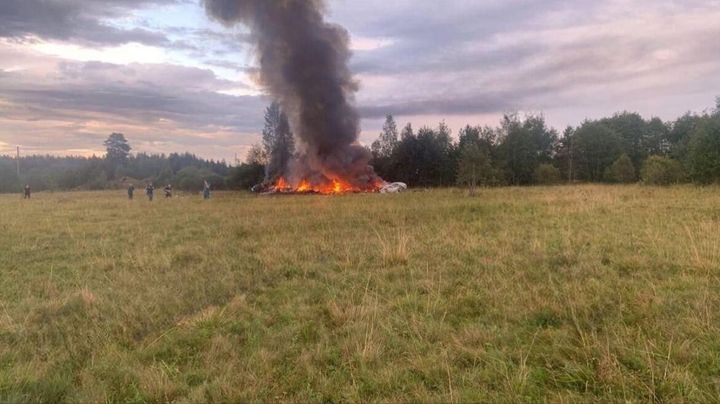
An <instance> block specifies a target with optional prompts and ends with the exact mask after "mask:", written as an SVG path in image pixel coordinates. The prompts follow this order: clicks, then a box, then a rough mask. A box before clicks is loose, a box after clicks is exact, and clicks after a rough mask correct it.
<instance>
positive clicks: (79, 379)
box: [0, 185, 720, 402]
mask: <svg viewBox="0 0 720 404" xmlns="http://www.w3.org/2000/svg"><path fill="white" fill-rule="evenodd" d="M719 277H720V188H718V187H705V188H701V187H692V186H678V187H669V188H655V187H642V186H600V185H577V186H560V187H533V188H500V189H487V190H481V191H479V193H478V195H477V196H476V197H468V196H466V194H465V192H464V191H461V190H430V191H413V192H408V193H405V194H398V195H379V194H360V195H344V196H329V197H328V196H310V195H306V196H299V195H298V196H281V197H257V196H254V195H250V194H246V193H226V194H216V195H214V196H213V199H211V200H210V201H207V202H205V201H203V200H202V199H201V198H200V197H199V196H195V195H184V196H180V197H177V198H174V199H172V200H164V199H162V198H157V199H156V200H155V201H154V202H153V203H149V202H148V201H147V200H146V199H144V198H142V197H141V196H140V195H136V200H135V201H133V202H129V201H127V200H126V198H125V194H124V191H119V192H98V193H80V192H79V193H55V194H52V193H42V194H37V195H34V196H33V199H32V200H30V201H23V200H22V199H21V198H20V196H19V195H2V196H0V401H1V402H6V401H9V402H27V401H31V402H63V401H67V402H103V401H107V402H166V401H172V402H203V401H211V402H221V401H223V402H227V401H252V400H256V401H268V400H280V401H313V402H317V401H323V402H338V401H352V402H360V401H363V402H364V401H381V402H396V401H432V402H460V401H479V400H483V401H530V400H549V401H554V402H559V401H575V402H577V401H596V400H602V401H606V400H607V401H620V400H637V401H659V400H663V401H664V400H668V401H716V400H718V399H719V398H720V338H718V336H719V335H720V278H719Z"/></svg>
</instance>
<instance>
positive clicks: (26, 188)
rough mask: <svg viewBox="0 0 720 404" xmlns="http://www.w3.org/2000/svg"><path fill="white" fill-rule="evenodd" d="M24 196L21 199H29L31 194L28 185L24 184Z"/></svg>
mask: <svg viewBox="0 0 720 404" xmlns="http://www.w3.org/2000/svg"><path fill="white" fill-rule="evenodd" d="M24 189H25V196H24V197H23V199H30V194H31V193H32V192H31V190H30V184H25V188H24Z"/></svg>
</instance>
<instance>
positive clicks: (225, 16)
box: [204, 0, 379, 189]
mask: <svg viewBox="0 0 720 404" xmlns="http://www.w3.org/2000/svg"><path fill="white" fill-rule="evenodd" d="M204 2H205V7H206V10H207V12H208V14H209V15H210V16H211V17H213V18H215V19H217V20H219V21H221V22H222V23H224V24H225V25H228V26H232V25H234V24H237V23H242V24H244V25H246V26H248V27H249V29H250V33H251V36H252V38H253V40H254V42H255V45H256V46H257V56H258V61H259V64H260V81H261V84H262V86H263V87H264V88H265V90H266V91H267V92H268V93H269V95H270V96H272V97H273V98H274V99H276V100H277V101H278V102H279V103H280V104H281V105H282V108H283V110H284V111H285V112H286V113H287V114H288V117H289V118H290V122H291V125H292V129H293V132H294V133H295V135H296V136H297V139H298V141H299V142H298V143H299V144H298V148H299V151H300V153H299V157H298V158H297V160H296V161H294V162H293V163H292V164H291V165H290V171H291V172H290V173H288V174H289V175H288V176H289V177H290V179H291V181H293V180H294V181H299V180H300V179H307V180H309V181H311V182H322V181H328V180H332V179H334V178H342V179H343V180H344V181H348V182H351V183H352V184H353V185H354V186H357V187H359V188H364V189H367V188H369V187H370V186H371V185H372V184H373V183H375V182H376V181H378V180H379V178H378V177H377V176H376V175H375V173H374V170H373V169H372V167H371V166H370V165H369V164H368V162H369V160H370V154H369V153H368V152H367V150H366V149H365V148H364V147H362V146H361V145H359V144H358V143H357V140H358V135H359V132H360V130H359V116H358V112H357V110H356V109H355V107H354V105H353V104H354V94H355V92H357V89H358V86H357V83H356V82H355V81H354V80H353V77H352V74H351V73H350V70H349V69H348V60H349V58H350V50H349V46H348V45H349V41H350V38H349V35H348V33H347V31H346V30H345V29H344V28H343V27H340V26H338V25H333V24H329V23H327V22H326V21H325V19H324V16H323V13H324V1H322V0H204Z"/></svg>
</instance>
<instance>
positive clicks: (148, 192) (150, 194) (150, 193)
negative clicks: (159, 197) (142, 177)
mask: <svg viewBox="0 0 720 404" xmlns="http://www.w3.org/2000/svg"><path fill="white" fill-rule="evenodd" d="M145 195H147V197H148V199H149V200H150V202H152V200H153V197H154V196H155V187H153V184H152V183H150V184H148V185H147V187H145Z"/></svg>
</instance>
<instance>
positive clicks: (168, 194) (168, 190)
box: [165, 184, 172, 198]
mask: <svg viewBox="0 0 720 404" xmlns="http://www.w3.org/2000/svg"><path fill="white" fill-rule="evenodd" d="M165 198H172V185H170V184H168V185H167V186H166V187H165Z"/></svg>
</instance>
